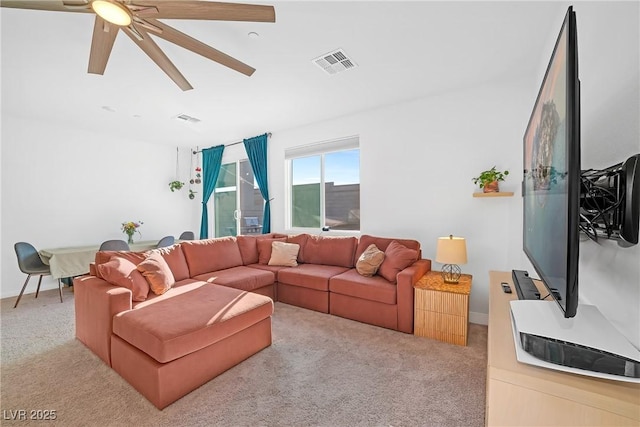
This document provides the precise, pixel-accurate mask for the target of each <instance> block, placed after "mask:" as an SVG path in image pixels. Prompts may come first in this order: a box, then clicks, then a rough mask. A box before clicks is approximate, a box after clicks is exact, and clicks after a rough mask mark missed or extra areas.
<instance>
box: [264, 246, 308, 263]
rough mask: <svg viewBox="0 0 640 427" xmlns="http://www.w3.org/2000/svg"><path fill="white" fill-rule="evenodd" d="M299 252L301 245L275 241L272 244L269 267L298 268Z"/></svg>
mask: <svg viewBox="0 0 640 427" xmlns="http://www.w3.org/2000/svg"><path fill="white" fill-rule="evenodd" d="M299 251H300V245H298V244H297V243H284V242H277V241H274V242H272V243H271V258H269V265H280V266H284V267H297V266H298V252H299Z"/></svg>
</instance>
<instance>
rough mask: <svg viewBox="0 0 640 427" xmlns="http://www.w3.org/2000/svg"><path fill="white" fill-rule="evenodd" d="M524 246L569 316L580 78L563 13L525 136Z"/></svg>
mask: <svg viewBox="0 0 640 427" xmlns="http://www.w3.org/2000/svg"><path fill="white" fill-rule="evenodd" d="M523 142H524V144H523V148H524V150H523V157H524V158H523V160H524V182H523V187H522V194H523V203H524V206H523V231H524V236H523V249H524V252H525V253H526V255H527V257H528V258H529V260H530V261H531V263H532V265H533V267H534V268H535V270H536V272H537V273H538V275H539V276H540V279H541V280H542V282H544V285H545V286H546V287H547V289H548V290H549V293H550V294H552V295H553V296H554V298H555V299H556V301H557V302H558V304H559V305H560V307H561V308H562V310H563V311H564V316H565V317H573V316H575V314H576V310H577V307H578V254H579V208H580V82H579V80H578V52H577V31H576V17H575V12H574V11H573V8H572V7H569V10H568V11H567V14H566V16H565V19H564V22H563V24H562V28H561V30H560V34H559V35H558V38H557V41H556V44H555V48H554V50H553V54H552V56H551V60H550V61H549V65H548V66H547V71H546V73H545V76H544V79H543V81H542V85H541V87H540V91H539V92H538V97H537V99H536V102H535V105H534V107H533V112H532V113H531V117H530V119H529V124H528V126H527V130H526V132H525V134H524V138H523Z"/></svg>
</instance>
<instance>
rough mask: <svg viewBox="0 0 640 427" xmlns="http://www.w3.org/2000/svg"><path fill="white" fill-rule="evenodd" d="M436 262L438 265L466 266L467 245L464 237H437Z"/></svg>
mask: <svg viewBox="0 0 640 427" xmlns="http://www.w3.org/2000/svg"><path fill="white" fill-rule="evenodd" d="M436 262H439V263H440V264H457V265H460V264H466V263H467V243H466V241H465V240H464V237H453V235H450V236H448V237H439V238H438V246H437V248H436Z"/></svg>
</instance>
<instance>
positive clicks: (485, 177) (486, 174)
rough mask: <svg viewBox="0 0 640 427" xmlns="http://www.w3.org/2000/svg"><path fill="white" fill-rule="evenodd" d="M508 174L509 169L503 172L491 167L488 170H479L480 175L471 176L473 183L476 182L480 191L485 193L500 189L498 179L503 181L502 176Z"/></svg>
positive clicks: (495, 191)
mask: <svg viewBox="0 0 640 427" xmlns="http://www.w3.org/2000/svg"><path fill="white" fill-rule="evenodd" d="M507 175H509V171H508V170H505V171H503V172H501V171H499V170H496V167H495V166H494V167H492V168H491V169H489V170H486V171H482V172H480V175H478V176H477V177H475V178H473V183H474V184H478V185H479V186H480V188H482V191H483V192H485V193H497V192H499V191H500V186H499V184H498V182H499V181H504V177H505V176H507Z"/></svg>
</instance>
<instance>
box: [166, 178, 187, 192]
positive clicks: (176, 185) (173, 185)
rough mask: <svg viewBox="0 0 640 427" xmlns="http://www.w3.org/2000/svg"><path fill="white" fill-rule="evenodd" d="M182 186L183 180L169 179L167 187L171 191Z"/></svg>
mask: <svg viewBox="0 0 640 427" xmlns="http://www.w3.org/2000/svg"><path fill="white" fill-rule="evenodd" d="M182 187H184V182H180V181H171V182H170V183H169V188H170V189H171V192H172V193H173V192H174V191H176V190H180V189H181V188H182Z"/></svg>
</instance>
